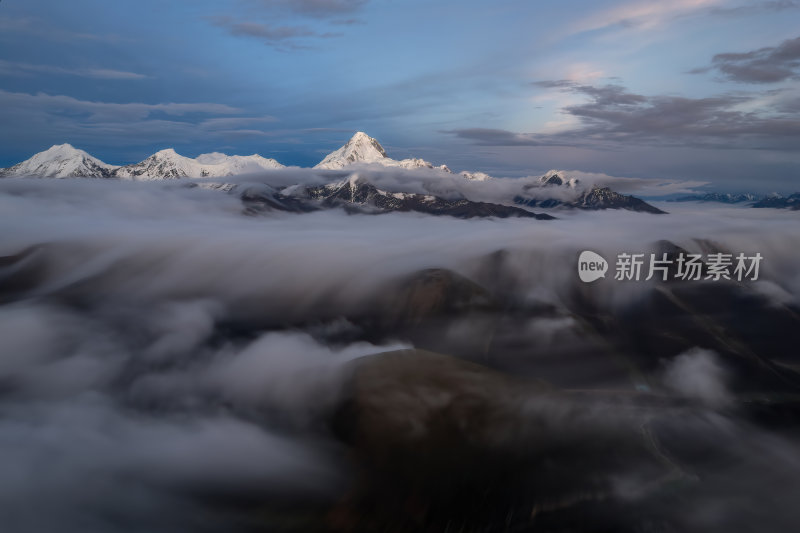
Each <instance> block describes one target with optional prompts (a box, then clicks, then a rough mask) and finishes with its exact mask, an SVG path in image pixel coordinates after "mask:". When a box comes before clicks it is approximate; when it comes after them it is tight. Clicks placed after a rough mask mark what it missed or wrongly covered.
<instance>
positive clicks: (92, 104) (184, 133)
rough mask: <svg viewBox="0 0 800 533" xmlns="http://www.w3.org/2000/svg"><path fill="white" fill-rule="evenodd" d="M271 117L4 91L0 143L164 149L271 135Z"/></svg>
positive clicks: (214, 107) (210, 106)
mask: <svg viewBox="0 0 800 533" xmlns="http://www.w3.org/2000/svg"><path fill="white" fill-rule="evenodd" d="M275 121H277V119H276V118H275V117H271V116H246V115H244V112H243V111H242V110H241V109H239V108H235V107H231V106H229V105H226V104H217V103H209V102H197V103H188V102H168V103H156V104H148V103H142V102H128V103H114V102H97V101H89V100H80V99H78V98H74V97H71V96H66V95H51V94H46V93H37V94H29V93H17V92H9V91H3V90H0V123H3V124H5V125H8V126H9V127H7V128H4V129H3V131H2V132H0V142H2V143H8V142H11V141H12V140H18V139H19V138H25V137H41V132H47V134H48V136H49V137H51V138H53V140H54V141H56V140H57V141H59V142H63V140H64V139H66V140H69V141H70V142H83V141H87V142H96V141H97V139H99V138H102V139H103V142H104V143H105V144H106V145H113V146H129V145H136V144H150V143H155V142H157V143H163V144H165V145H170V146H171V145H174V144H186V143H196V142H206V141H208V140H225V139H240V138H242V137H261V136H265V135H268V132H266V131H264V130H263V129H262V128H263V127H264V125H266V124H270V123H273V122H275Z"/></svg>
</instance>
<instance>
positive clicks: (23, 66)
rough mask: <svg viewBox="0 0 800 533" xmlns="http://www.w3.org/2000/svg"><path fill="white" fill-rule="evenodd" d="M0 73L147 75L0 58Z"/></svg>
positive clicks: (97, 76) (121, 77) (122, 77)
mask: <svg viewBox="0 0 800 533" xmlns="http://www.w3.org/2000/svg"><path fill="white" fill-rule="evenodd" d="M0 73H3V74H5V75H10V76H26V75H31V74H48V75H64V76H79V77H82V78H94V79H106V80H142V79H146V78H148V77H149V76H146V75H144V74H139V73H137V72H128V71H124V70H114V69H105V68H66V67H59V66H55V65H38V64H32V63H20V62H14V61H5V60H2V59H0Z"/></svg>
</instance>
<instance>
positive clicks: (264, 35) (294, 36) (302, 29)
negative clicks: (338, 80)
mask: <svg viewBox="0 0 800 533" xmlns="http://www.w3.org/2000/svg"><path fill="white" fill-rule="evenodd" d="M209 20H210V21H211V23H212V24H214V25H215V26H217V27H219V28H222V29H224V30H226V31H227V32H228V33H230V34H231V35H233V36H236V37H251V38H255V39H258V40H260V41H262V42H263V43H264V44H266V45H268V46H272V47H275V48H277V49H280V50H295V49H302V48H308V46H307V45H305V44H302V43H301V40H302V39H307V38H320V39H328V38H331V37H338V36H339V34H337V33H331V32H325V33H318V32H316V31H314V30H312V29H310V28H308V27H306V26H275V25H272V24H261V23H258V22H249V21H240V20H236V19H233V18H231V17H228V16H216V17H211V18H210V19H209Z"/></svg>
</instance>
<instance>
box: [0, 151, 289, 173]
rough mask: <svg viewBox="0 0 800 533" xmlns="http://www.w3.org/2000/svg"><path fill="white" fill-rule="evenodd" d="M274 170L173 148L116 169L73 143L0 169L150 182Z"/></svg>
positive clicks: (269, 163) (248, 160) (261, 162)
mask: <svg viewBox="0 0 800 533" xmlns="http://www.w3.org/2000/svg"><path fill="white" fill-rule="evenodd" d="M274 168H283V165H281V164H280V163H278V162H277V161H275V160H274V159H266V158H264V157H261V156H260V155H249V156H239V155H234V156H229V155H225V154H220V153H211V154H203V155H201V156H199V157H197V158H196V159H191V158H189V157H184V156H182V155H180V154H178V153H176V152H175V150H173V149H171V148H170V149H167V150H161V151H160V152H156V153H155V154H153V155H151V156H150V157H148V158H147V159H145V160H144V161H141V162H140V163H135V164H133V165H125V166H115V165H109V164H107V163H104V162H102V161H100V160H99V159H97V158H96V157H92V156H91V155H89V154H87V153H86V152H84V151H83V150H78V149H77V148H74V147H73V146H71V145H69V144H60V145H56V146H53V147H51V148H49V149H47V150H45V151H44V152H40V153H38V154H36V155H34V156H33V157H31V158H30V159H28V160H26V161H23V162H22V163H18V164H16V165H14V166H13V167H10V168H6V169H0V176H2V177H9V176H37V177H44V178H73V177H84V178H122V179H135V180H141V181H149V180H165V179H175V178H187V177H188V178H206V177H214V178H216V177H226V176H235V175H239V174H247V173H252V172H259V171H263V170H267V169H274Z"/></svg>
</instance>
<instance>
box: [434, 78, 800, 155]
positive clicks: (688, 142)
mask: <svg viewBox="0 0 800 533" xmlns="http://www.w3.org/2000/svg"><path fill="white" fill-rule="evenodd" d="M534 85H536V86H537V87H543V88H548V89H553V88H555V89H559V90H562V91H567V92H572V93H577V94H581V95H584V96H586V97H588V99H589V101H588V102H586V103H583V104H578V105H571V106H567V107H564V108H563V109H562V112H563V113H566V114H568V115H572V116H574V117H577V118H578V119H579V120H580V123H581V126H580V127H578V128H575V129H571V130H568V131H564V132H559V133H553V134H539V133H514V132H510V131H505V130H498V129H484V128H466V129H457V130H451V131H449V133H453V134H455V135H456V136H458V137H461V138H463V139H468V140H471V141H474V142H477V143H478V144H481V145H486V146H543V145H567V146H575V145H583V146H593V145H597V144H598V143H602V144H605V145H609V144H613V143H626V144H651V145H659V146H705V147H711V148H750V149H771V150H794V149H795V148H796V144H795V139H796V137H797V135H800V117H798V116H797V112H796V110H795V109H794V107H795V106H794V105H793V102H792V101H787V100H785V99H784V100H782V99H780V98H778V99H775V102H772V103H763V104H762V103H760V102H759V99H760V98H761V97H763V96H772V97H774V96H776V94H777V95H778V96H780V94H781V93H770V94H767V95H757V94H756V95H754V94H722V95H718V96H713V97H707V98H688V97H681V96H671V95H657V96H644V95H640V94H635V93H632V92H630V91H628V90H627V89H626V88H624V87H622V86H620V85H605V86H601V87H595V86H590V85H580V84H576V83H573V82H569V81H563V80H556V81H543V82H537V83H536V84H534ZM756 109H758V110H756Z"/></svg>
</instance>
